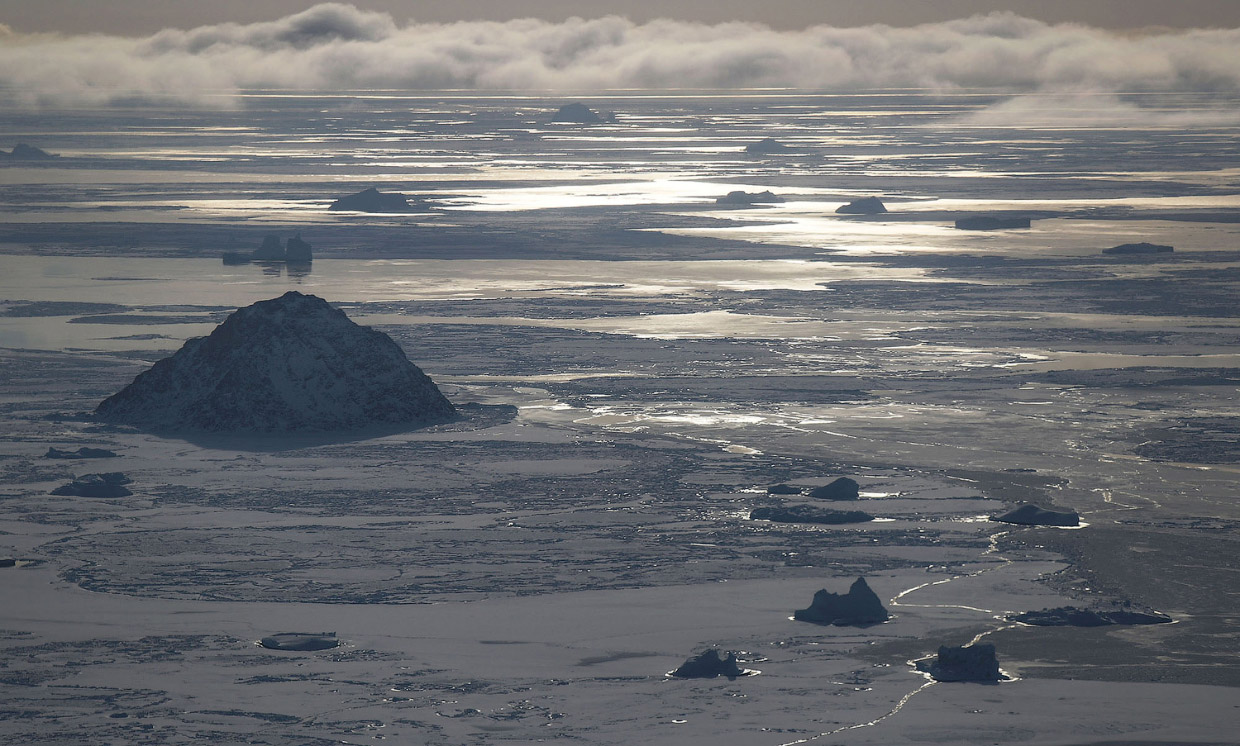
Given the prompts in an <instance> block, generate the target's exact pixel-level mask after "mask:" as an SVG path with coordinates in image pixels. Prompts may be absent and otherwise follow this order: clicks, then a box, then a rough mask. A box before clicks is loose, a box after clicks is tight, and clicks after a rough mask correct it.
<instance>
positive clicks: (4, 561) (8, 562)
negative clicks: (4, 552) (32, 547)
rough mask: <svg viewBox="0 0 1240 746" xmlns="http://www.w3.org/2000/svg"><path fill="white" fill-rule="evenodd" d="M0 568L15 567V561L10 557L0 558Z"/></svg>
mask: <svg viewBox="0 0 1240 746" xmlns="http://www.w3.org/2000/svg"><path fill="white" fill-rule="evenodd" d="M0 567H17V560H16V559H14V558H12V557H0Z"/></svg>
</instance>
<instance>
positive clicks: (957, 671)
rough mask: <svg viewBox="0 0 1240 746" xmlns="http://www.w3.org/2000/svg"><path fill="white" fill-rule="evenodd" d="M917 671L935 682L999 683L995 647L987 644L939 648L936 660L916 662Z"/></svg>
mask: <svg viewBox="0 0 1240 746" xmlns="http://www.w3.org/2000/svg"><path fill="white" fill-rule="evenodd" d="M917 670H918V671H924V672H926V673H928V674H930V676H931V677H932V678H933V679H934V680H935V681H1001V680H1003V678H1004V676H1003V674H1001V673H999V661H998V660H997V659H996V658H995V646H994V645H991V644H989V643H978V644H977V645H966V646H963V647H948V646H946V645H943V646H941V647H939V655H938V658H937V659H935V660H934V661H931V660H929V659H927V660H920V661H917Z"/></svg>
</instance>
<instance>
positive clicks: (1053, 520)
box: [991, 503, 1081, 526]
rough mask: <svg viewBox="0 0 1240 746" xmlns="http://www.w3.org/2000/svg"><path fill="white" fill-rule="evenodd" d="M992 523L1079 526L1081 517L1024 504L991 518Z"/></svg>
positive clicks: (1069, 511) (1075, 514) (1067, 512)
mask: <svg viewBox="0 0 1240 746" xmlns="http://www.w3.org/2000/svg"><path fill="white" fill-rule="evenodd" d="M991 520H993V521H1002V522H1004V523H1017V524H1020V525H1022V526H1079V525H1081V517H1080V516H1079V515H1078V514H1077V513H1075V512H1073V511H1071V510H1065V511H1059V510H1047V509H1046V508H1039V507H1038V506H1037V505H1033V504H1032V503H1026V504H1024V505H1022V506H1020V507H1019V508H1017V509H1015V510H1011V511H1008V512H1007V513H1004V514H1003V515H1000V516H995V517H993V518H991Z"/></svg>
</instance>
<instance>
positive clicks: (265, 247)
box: [250, 235, 284, 262]
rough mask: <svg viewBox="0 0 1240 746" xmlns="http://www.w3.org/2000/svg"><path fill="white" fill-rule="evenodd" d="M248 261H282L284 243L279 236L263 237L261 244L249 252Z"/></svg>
mask: <svg viewBox="0 0 1240 746" xmlns="http://www.w3.org/2000/svg"><path fill="white" fill-rule="evenodd" d="M250 259H252V260H253V261H256V262H282V261H284V242H283V241H281V240H280V237H279V236H271V235H268V236H263V242H262V243H261V244H259V246H258V248H257V249H254V251H252V252H250Z"/></svg>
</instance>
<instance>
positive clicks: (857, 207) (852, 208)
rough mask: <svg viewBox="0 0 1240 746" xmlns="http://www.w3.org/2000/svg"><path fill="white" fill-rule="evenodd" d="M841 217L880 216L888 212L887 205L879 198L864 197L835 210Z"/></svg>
mask: <svg viewBox="0 0 1240 746" xmlns="http://www.w3.org/2000/svg"><path fill="white" fill-rule="evenodd" d="M835 212H836V213H838V214H840V215H879V214H882V213H884V212H887V205H884V204H883V201H882V200H881V199H879V198H878V197H862V198H861V199H858V200H853V201H852V202H849V203H848V204H846V205H842V206H840V207H838V208H836V210H835Z"/></svg>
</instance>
